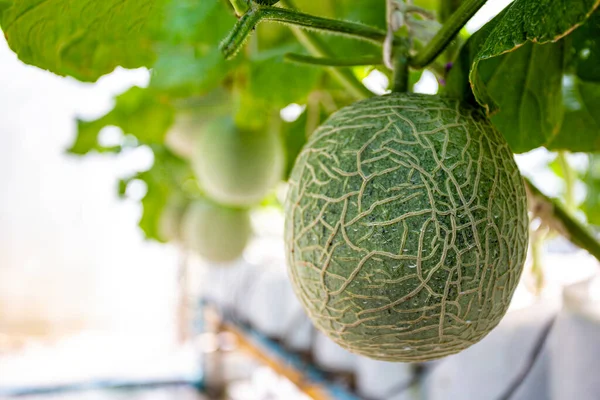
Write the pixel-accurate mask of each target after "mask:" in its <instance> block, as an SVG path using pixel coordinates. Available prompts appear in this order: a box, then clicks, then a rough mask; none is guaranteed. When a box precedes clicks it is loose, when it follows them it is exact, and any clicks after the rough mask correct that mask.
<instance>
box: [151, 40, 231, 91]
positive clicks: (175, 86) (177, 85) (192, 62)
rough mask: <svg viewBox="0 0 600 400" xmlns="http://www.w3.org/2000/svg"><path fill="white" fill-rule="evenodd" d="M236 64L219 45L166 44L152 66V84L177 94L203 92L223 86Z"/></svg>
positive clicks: (155, 87)
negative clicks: (222, 51)
mask: <svg viewBox="0 0 600 400" xmlns="http://www.w3.org/2000/svg"><path fill="white" fill-rule="evenodd" d="M235 66H236V62H235V61H233V62H232V61H226V60H225V59H224V58H223V55H222V54H221V52H220V51H219V50H218V49H217V48H213V49H210V50H206V51H203V50H198V49H197V48H195V47H194V46H183V45H181V46H177V47H169V46H165V47H164V49H163V50H162V51H161V52H160V56H159V58H158V60H157V61H156V64H155V65H154V68H153V70H152V78H151V80H150V87H151V88H152V89H155V90H157V91H160V92H163V93H166V94H169V95H171V96H176V97H187V96H192V95H201V94H204V93H207V92H209V91H211V90H212V89H214V88H216V87H217V86H220V85H221V83H222V80H223V78H225V77H226V76H227V74H229V72H230V71H231V70H232V69H233V68H234V67H235Z"/></svg>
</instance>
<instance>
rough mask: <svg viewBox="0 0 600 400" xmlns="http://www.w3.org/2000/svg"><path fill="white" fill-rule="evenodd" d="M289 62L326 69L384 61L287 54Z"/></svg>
mask: <svg viewBox="0 0 600 400" xmlns="http://www.w3.org/2000/svg"><path fill="white" fill-rule="evenodd" d="M285 59H286V60H287V61H291V62H294V63H298V64H310V65H318V66H326V67H357V66H365V65H381V64H382V63H383V61H382V60H381V57H375V56H373V57H356V58H330V57H313V56H306V55H304V54H295V53H287V54H286V55H285Z"/></svg>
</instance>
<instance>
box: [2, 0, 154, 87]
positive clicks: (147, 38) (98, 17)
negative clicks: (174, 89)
mask: <svg viewBox="0 0 600 400" xmlns="http://www.w3.org/2000/svg"><path fill="white" fill-rule="evenodd" d="M162 1H164V0H129V1H123V0H103V1H94V0H13V3H12V6H11V7H9V8H8V9H6V10H5V11H4V12H3V13H2V15H1V16H2V20H1V21H0V25H2V28H3V30H4V34H5V35H6V38H7V40H8V44H9V45H10V47H11V48H12V49H13V51H15V52H16V53H17V54H18V56H19V58H20V59H21V60H22V61H23V62H25V63H28V64H32V65H35V66H38V67H40V68H44V69H47V70H50V71H52V72H54V73H56V74H59V75H71V76H73V77H75V78H77V79H80V80H83V81H95V80H96V79H98V78H99V77H100V76H102V75H104V74H106V73H108V72H111V71H112V70H113V69H114V68H115V67H116V66H119V65H121V66H123V67H126V68H136V67H141V66H147V65H151V64H152V62H153V60H154V58H155V55H154V51H153V43H152V40H151V36H152V32H153V31H154V29H156V27H157V25H159V24H160V21H161V16H160V15H161V9H162Z"/></svg>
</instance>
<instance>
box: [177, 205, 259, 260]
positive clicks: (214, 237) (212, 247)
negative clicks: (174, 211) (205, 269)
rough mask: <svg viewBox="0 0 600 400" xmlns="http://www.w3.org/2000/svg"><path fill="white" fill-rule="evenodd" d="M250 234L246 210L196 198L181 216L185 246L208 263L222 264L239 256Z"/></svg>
mask: <svg viewBox="0 0 600 400" xmlns="http://www.w3.org/2000/svg"><path fill="white" fill-rule="evenodd" d="M251 235H252V227H251V224H250V216H249V214H248V211H247V210H241V209H234V208H227V207H223V206H220V205H218V204H214V203H212V202H208V201H205V200H200V201H196V202H194V203H192V204H191V205H190V206H189V207H188V210H187V212H186V213H185V215H184V219H183V239H184V243H185V245H186V247H187V248H189V249H190V250H192V251H195V252H196V253H197V254H198V255H199V256H200V257H202V258H204V259H206V260H207V261H210V262H214V263H226V262H231V261H235V260H236V259H238V258H240V257H241V256H242V253H243V252H244V249H245V248H246V244H248V240H249V239H250V237H251Z"/></svg>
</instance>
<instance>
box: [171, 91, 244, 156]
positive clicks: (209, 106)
mask: <svg viewBox="0 0 600 400" xmlns="http://www.w3.org/2000/svg"><path fill="white" fill-rule="evenodd" d="M231 110H232V106H231V95H230V94H229V92H227V91H226V90H225V89H223V88H217V89H215V90H213V91H212V92H210V93H209V94H207V95H205V96H203V97H200V98H190V99H187V100H186V101H185V102H184V103H183V104H178V105H177V108H176V114H175V121H174V123H173V125H172V126H171V128H170V129H169V131H168V132H167V135H166V136H165V145H166V146H167V147H168V148H169V150H171V151H172V152H173V153H175V154H177V155H178V156H179V157H182V158H184V159H187V160H189V159H191V158H192V156H193V153H194V147H195V145H196V142H197V141H198V138H199V137H200V135H201V134H202V132H203V131H204V128H205V127H206V126H207V125H208V124H210V123H211V122H212V121H214V120H215V119H217V118H219V117H223V116H224V115H227V114H230V113H231V112H232V111H231Z"/></svg>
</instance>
